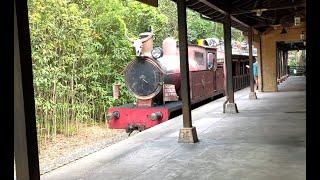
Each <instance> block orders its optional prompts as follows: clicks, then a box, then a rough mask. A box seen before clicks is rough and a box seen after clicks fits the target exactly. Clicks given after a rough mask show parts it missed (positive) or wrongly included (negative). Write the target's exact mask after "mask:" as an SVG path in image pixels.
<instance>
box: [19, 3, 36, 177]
mask: <svg viewBox="0 0 320 180" xmlns="http://www.w3.org/2000/svg"><path fill="white" fill-rule="evenodd" d="M16 3H17V4H16ZM27 12H28V9H27V2H25V1H14V154H15V161H16V179H26V180H29V179H30V180H38V179H40V171H39V157H38V142H37V129H36V117H35V101H34V90H33V76H32V61H31V47H30V34H29V23H28V14H27Z"/></svg>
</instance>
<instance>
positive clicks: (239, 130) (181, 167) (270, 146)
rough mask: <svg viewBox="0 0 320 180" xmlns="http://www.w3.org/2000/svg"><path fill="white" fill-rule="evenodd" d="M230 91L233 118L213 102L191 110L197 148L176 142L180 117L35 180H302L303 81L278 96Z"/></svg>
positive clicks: (290, 81) (292, 83) (287, 85)
mask: <svg viewBox="0 0 320 180" xmlns="http://www.w3.org/2000/svg"><path fill="white" fill-rule="evenodd" d="M248 95H249V88H246V89H243V90H241V91H238V92H236V94H235V97H236V99H235V101H236V103H237V105H238V109H239V113H238V114H223V113H222V103H223V101H224V100H225V98H221V99H218V100H216V101H213V102H211V103H209V104H206V105H204V106H201V107H199V108H197V109H195V110H193V111H192V117H193V121H194V124H193V125H194V126H195V127H196V129H197V132H198V137H199V140H200V142H199V143H196V144H180V143H178V142H177V141H178V134H179V130H180V128H181V127H182V117H181V116H178V117H176V118H174V119H172V120H170V121H168V122H165V123H163V124H160V125H158V126H156V127H154V128H151V129H148V130H146V131H143V132H141V133H138V134H136V135H135V136H132V137H130V138H128V139H127V140H124V141H122V142H120V143H117V144H115V145H112V146H110V147H108V148H105V149H103V150H101V151H99V152H97V153H94V154H91V155H89V156H86V157H84V158H82V159H80V160H78V161H76V162H74V163H71V164H69V165H66V166H64V167H61V168H59V169H57V170H54V171H52V172H50V173H47V174H44V175H43V176H41V179H44V180H49V179H54V180H59V179H63V180H69V179H77V180H80V179H81V180H82V179H95V180H98V179H135V180H138V179H148V180H149V179H153V180H157V179H159V180H160V179H161V180H162V179H210V180H211V179H215V180H216V179H217V180H220V179H221V180H229V179H230V180H241V179H252V180H270V179H272V180H295V179H297V180H301V179H305V176H306V91H305V77H289V78H288V79H287V80H286V81H285V82H283V83H282V84H280V85H279V92H275V93H271V92H263V93H262V92H257V96H258V99H257V100H249V98H248Z"/></svg>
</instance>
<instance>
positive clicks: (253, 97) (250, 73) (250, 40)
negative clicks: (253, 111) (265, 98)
mask: <svg viewBox="0 0 320 180" xmlns="http://www.w3.org/2000/svg"><path fill="white" fill-rule="evenodd" d="M252 36H253V30H252V27H250V28H249V34H248V43H249V67H250V69H249V77H250V93H249V99H257V95H256V92H255V90H254V77H253V56H252ZM256 85H257V84H256Z"/></svg>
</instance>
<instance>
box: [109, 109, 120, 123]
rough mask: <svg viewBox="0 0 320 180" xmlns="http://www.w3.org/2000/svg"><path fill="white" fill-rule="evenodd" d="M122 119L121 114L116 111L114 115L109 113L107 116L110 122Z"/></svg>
mask: <svg viewBox="0 0 320 180" xmlns="http://www.w3.org/2000/svg"><path fill="white" fill-rule="evenodd" d="M119 117H120V113H119V112H118V111H114V112H112V113H108V115H107V120H108V121H110V120H113V119H114V120H115V119H119Z"/></svg>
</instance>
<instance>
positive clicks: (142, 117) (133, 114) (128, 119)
mask: <svg viewBox="0 0 320 180" xmlns="http://www.w3.org/2000/svg"><path fill="white" fill-rule="evenodd" d="M115 111H118V112H119V114H120V116H119V118H118V119H112V120H109V121H108V123H109V126H110V127H111V128H114V129H126V128H127V127H128V126H130V125H132V124H134V125H141V126H144V128H145V129H148V128H150V127H152V126H155V125H157V124H160V123H162V122H165V121H167V120H168V119H169V116H170V113H169V109H168V108H166V107H151V108H148V107H145V108H143V107H113V108H110V109H109V111H108V113H112V112H115ZM155 112H161V113H162V118H161V119H159V120H151V119H150V115H151V114H152V113H155Z"/></svg>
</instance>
